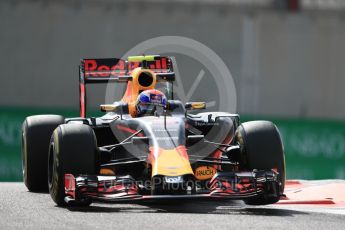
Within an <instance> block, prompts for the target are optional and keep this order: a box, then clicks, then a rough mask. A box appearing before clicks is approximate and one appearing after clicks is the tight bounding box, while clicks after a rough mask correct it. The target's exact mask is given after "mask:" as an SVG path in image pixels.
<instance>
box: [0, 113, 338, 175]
mask: <svg viewBox="0 0 345 230" xmlns="http://www.w3.org/2000/svg"><path fill="white" fill-rule="evenodd" d="M34 114H61V115H64V116H65V117H76V116H78V111H77V110H73V109H70V110H69V109H46V108H45V109H32V108H0V181H20V180H22V172H21V155H20V142H21V138H20V135H21V133H20V131H21V124H22V122H23V120H24V119H25V117H26V116H30V115H34ZM257 119H265V120H271V121H273V122H274V123H275V124H276V125H277V126H278V128H279V129H280V131H281V134H282V137H283V141H284V146H285V155H286V165H287V177H288V178H294V179H296V178H297V179H327V178H340V179H345V121H327V120H306V119H277V118H264V117H260V118H258V117H249V116H242V117H241V120H242V122H244V121H249V120H257Z"/></svg>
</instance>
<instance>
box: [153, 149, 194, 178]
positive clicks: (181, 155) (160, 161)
mask: <svg viewBox="0 0 345 230" xmlns="http://www.w3.org/2000/svg"><path fill="white" fill-rule="evenodd" d="M151 161H152V162H151V164H152V177H154V176H156V175H162V176H182V175H186V174H191V175H193V170H192V167H191V165H190V162H189V157H188V154H187V151H186V148H185V146H178V147H177V148H175V149H160V151H159V153H158V154H157V155H156V156H153V157H152V158H151Z"/></svg>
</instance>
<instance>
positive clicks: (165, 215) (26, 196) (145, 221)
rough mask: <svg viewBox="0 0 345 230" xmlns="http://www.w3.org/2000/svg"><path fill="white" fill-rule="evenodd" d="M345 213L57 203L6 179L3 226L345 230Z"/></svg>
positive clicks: (236, 204) (0, 203) (230, 205)
mask: <svg viewBox="0 0 345 230" xmlns="http://www.w3.org/2000/svg"><path fill="white" fill-rule="evenodd" d="M344 227H345V215H344V214H339V213H338V214H332V213H330V212H324V211H322V209H321V211H320V209H318V210H317V211H315V210H313V209H308V208H298V207H295V206H291V205H288V206H286V205H269V206H246V205H244V204H243V203H242V202H241V201H227V202H224V201H222V202H220V201H213V202H208V201H189V202H187V201H179V202H176V201H174V202H171V201H170V202H168V203H160V204H158V203H145V204H99V203H95V204H92V205H91V206H90V207H87V208H69V209H67V208H60V207H57V206H56V205H55V204H54V203H53V201H52V199H51V198H50V196H49V194H44V193H31V192H28V191H27V189H26V187H25V186H24V184H23V183H0V229H149V228H150V229H163V228H164V229H290V230H292V229H313V230H316V229H323V230H324V229H344Z"/></svg>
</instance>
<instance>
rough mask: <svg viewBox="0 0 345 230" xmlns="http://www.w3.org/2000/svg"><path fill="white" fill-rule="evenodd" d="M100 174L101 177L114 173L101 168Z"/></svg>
mask: <svg viewBox="0 0 345 230" xmlns="http://www.w3.org/2000/svg"><path fill="white" fill-rule="evenodd" d="M100 174H101V175H115V172H114V171H113V170H111V169H107V168H102V169H101V170H100Z"/></svg>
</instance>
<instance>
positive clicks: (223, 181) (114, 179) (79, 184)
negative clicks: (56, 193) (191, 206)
mask: <svg viewBox="0 0 345 230" xmlns="http://www.w3.org/2000/svg"><path fill="white" fill-rule="evenodd" d="M277 175H278V173H277V172H275V171H273V170H270V171H258V170H254V171H252V172H226V173H223V172H221V173H217V174H216V175H215V176H214V177H213V178H212V179H211V180H210V181H209V182H208V188H207V189H203V190H201V189H200V190H196V191H194V192H193V193H189V194H187V193H186V194H183V195H181V194H178V195H169V194H167V195H145V194H147V193H143V185H142V184H141V183H140V182H138V181H135V180H134V179H133V178H132V177H131V176H101V175H78V176H76V177H75V176H74V175H72V174H65V194H66V197H65V201H66V203H68V204H73V203H78V202H84V201H89V200H91V201H100V202H121V201H125V202H128V201H144V200H162V199H163V200H165V199H212V198H213V199H238V200H241V199H247V198H251V197H255V196H262V195H263V196H273V197H279V196H280V195H282V194H280V192H279V191H280V186H281V183H280V182H279V181H278V180H277Z"/></svg>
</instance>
